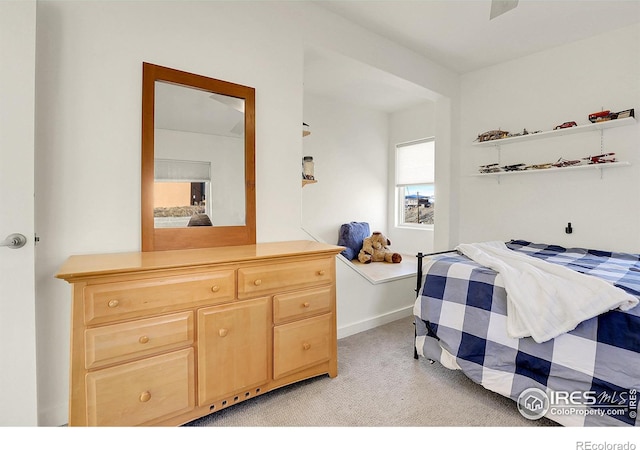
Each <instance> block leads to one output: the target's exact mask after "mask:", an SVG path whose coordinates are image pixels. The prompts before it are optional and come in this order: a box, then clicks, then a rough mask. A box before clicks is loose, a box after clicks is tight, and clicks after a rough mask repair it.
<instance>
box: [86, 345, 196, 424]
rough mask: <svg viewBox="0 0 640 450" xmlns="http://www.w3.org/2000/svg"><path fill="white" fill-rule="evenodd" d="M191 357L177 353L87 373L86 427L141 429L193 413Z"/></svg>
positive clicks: (183, 353)
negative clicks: (181, 414)
mask: <svg viewBox="0 0 640 450" xmlns="http://www.w3.org/2000/svg"><path fill="white" fill-rule="evenodd" d="M193 354H194V352H193V349H191V348H190V349H185V350H178V351H175V352H172V353H168V354H165V355H161V356H155V357H152V358H148V359H144V360H141V361H136V362H133V363H128V364H122V365H120V366H114V367H110V368H108V369H101V370H98V371H95V372H90V373H88V374H87V377H86V382H87V383H86V389H87V424H88V425H91V426H135V425H144V424H146V423H148V422H152V421H154V420H157V419H160V418H162V417H164V416H168V415H177V414H180V413H184V412H187V411H189V410H191V409H193V407H194V405H195V386H194V384H195V383H194V379H195V376H194V363H193ZM158 374H162V376H158Z"/></svg>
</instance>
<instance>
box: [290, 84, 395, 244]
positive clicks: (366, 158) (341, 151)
mask: <svg viewBox="0 0 640 450" xmlns="http://www.w3.org/2000/svg"><path fill="white" fill-rule="evenodd" d="M304 122H305V123H307V124H309V125H310V127H311V134H310V135H309V136H307V137H305V138H304V139H303V147H302V148H303V154H304V155H303V156H305V155H309V156H313V159H314V167H315V178H316V180H318V182H317V183H315V184H309V185H307V186H305V187H304V188H303V189H302V207H301V211H302V227H303V228H304V229H305V230H306V231H308V232H309V233H310V234H311V235H313V236H316V237H317V238H319V239H320V240H321V241H323V242H326V243H329V244H336V243H337V242H338V233H339V230H340V225H342V224H343V223H349V222H352V221H354V222H368V223H369V227H370V228H371V231H374V230H379V231H382V232H384V233H388V231H389V230H388V229H387V196H386V194H387V186H388V179H387V175H388V174H387V153H388V141H389V118H388V115H387V114H386V113H384V112H380V111H375V110H372V109H369V108H364V107H362V106H358V105H353V104H348V103H345V102H341V101H339V100H333V99H329V98H324V97H320V96H317V95H312V94H309V93H305V95H304Z"/></svg>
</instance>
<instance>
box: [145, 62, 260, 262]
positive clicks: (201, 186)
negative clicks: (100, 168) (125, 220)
mask: <svg viewBox="0 0 640 450" xmlns="http://www.w3.org/2000/svg"><path fill="white" fill-rule="evenodd" d="M141 209H142V251H154V250H178V249H188V248H207V247H223V246H229V245H244V244H254V243H255V242H256V224H255V222H256V212H255V89H253V88H251V87H247V86H242V85H238V84H234V83H230V82H227V81H221V80H216V79H214V78H209V77H206V76H202V75H196V74H193V73H189V72H183V71H180V70H176V69H170V68H167V67H162V66H158V65H155V64H150V63H146V62H145V63H143V67H142V201H141Z"/></svg>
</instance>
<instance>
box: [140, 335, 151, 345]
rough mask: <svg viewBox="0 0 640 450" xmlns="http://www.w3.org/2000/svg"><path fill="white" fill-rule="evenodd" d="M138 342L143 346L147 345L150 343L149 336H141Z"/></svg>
mask: <svg viewBox="0 0 640 450" xmlns="http://www.w3.org/2000/svg"><path fill="white" fill-rule="evenodd" d="M138 342H140V343H141V344H146V343H147V342H149V336H140V339H138Z"/></svg>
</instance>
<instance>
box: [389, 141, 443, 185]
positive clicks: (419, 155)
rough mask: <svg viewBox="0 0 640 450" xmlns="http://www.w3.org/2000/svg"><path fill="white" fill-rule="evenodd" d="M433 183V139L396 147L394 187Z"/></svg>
mask: <svg viewBox="0 0 640 450" xmlns="http://www.w3.org/2000/svg"><path fill="white" fill-rule="evenodd" d="M434 182H435V141H434V140H433V139H429V140H424V141H417V142H411V143H407V144H400V145H398V146H396V185H397V186H409V185H414V184H428V183H434Z"/></svg>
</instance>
